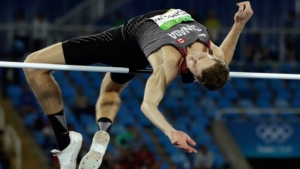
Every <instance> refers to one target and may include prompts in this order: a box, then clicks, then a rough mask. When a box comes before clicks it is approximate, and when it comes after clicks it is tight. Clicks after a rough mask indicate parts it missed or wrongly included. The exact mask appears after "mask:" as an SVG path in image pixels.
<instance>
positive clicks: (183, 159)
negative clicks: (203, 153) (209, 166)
mask: <svg viewBox="0 0 300 169" xmlns="http://www.w3.org/2000/svg"><path fill="white" fill-rule="evenodd" d="M174 148H175V147H174ZM170 161H171V163H172V164H176V166H177V167H179V168H191V167H190V163H189V160H188V158H187V156H186V155H185V154H184V153H183V152H182V151H177V152H174V153H172V155H171V157H170Z"/></svg>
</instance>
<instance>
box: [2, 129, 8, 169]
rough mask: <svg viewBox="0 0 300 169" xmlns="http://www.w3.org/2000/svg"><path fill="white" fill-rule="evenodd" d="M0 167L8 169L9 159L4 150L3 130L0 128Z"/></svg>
mask: <svg viewBox="0 0 300 169" xmlns="http://www.w3.org/2000/svg"><path fill="white" fill-rule="evenodd" d="M0 168H1V169H10V160H9V157H7V156H6V153H5V152H4V132H3V131H2V130H0Z"/></svg>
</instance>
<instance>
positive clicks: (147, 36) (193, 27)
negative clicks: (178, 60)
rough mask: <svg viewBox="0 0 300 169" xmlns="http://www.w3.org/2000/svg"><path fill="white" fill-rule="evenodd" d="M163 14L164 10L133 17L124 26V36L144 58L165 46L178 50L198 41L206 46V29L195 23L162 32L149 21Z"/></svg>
mask: <svg viewBox="0 0 300 169" xmlns="http://www.w3.org/2000/svg"><path fill="white" fill-rule="evenodd" d="M164 13H166V10H163V11H154V12H151V13H148V14H146V15H143V16H138V17H135V18H133V19H131V20H129V21H128V22H127V23H126V24H125V25H124V33H125V36H126V37H127V38H129V39H130V41H131V42H132V43H133V45H134V46H138V47H139V49H140V50H141V51H142V52H143V53H144V54H145V56H146V57H148V56H149V55H150V54H152V53H153V52H155V51H157V50H158V49H160V48H161V47H163V46H166V45H171V46H173V47H175V48H176V49H179V48H186V47H187V46H189V45H190V44H192V43H194V42H195V41H199V42H201V43H203V44H204V45H206V46H207V43H208V41H209V35H208V32H207V30H206V27H205V26H203V25H202V24H200V23H198V22H196V21H188V22H182V23H179V24H177V25H174V26H173V27H171V28H169V29H167V30H162V28H161V27H159V26H158V24H157V23H155V22H154V21H153V20H151V19H150V18H151V17H154V16H157V15H161V14H164Z"/></svg>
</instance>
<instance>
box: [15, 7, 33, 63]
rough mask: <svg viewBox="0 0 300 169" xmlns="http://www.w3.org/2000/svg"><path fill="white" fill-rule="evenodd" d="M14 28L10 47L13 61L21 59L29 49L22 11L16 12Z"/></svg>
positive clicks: (25, 23)
mask: <svg viewBox="0 0 300 169" xmlns="http://www.w3.org/2000/svg"><path fill="white" fill-rule="evenodd" d="M15 26H16V32H15V35H14V40H13V45H12V55H13V57H14V59H13V60H14V61H15V60H18V59H19V58H21V57H23V56H24V54H25V52H27V51H28V48H29V37H28V30H27V22H26V18H25V12H24V11H23V10H19V11H18V12H17V14H16V21H15Z"/></svg>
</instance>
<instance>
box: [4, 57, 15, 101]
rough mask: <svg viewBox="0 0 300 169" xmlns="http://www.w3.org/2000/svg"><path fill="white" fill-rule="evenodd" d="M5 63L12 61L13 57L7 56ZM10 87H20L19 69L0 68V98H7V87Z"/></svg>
mask: <svg viewBox="0 0 300 169" xmlns="http://www.w3.org/2000/svg"><path fill="white" fill-rule="evenodd" d="M5 61H13V57H11V56H8V57H7V58H6V59H5ZM10 85H20V72H19V69H14V68H2V73H1V87H2V97H4V98H6V97H8V87H9V86H10Z"/></svg>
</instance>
